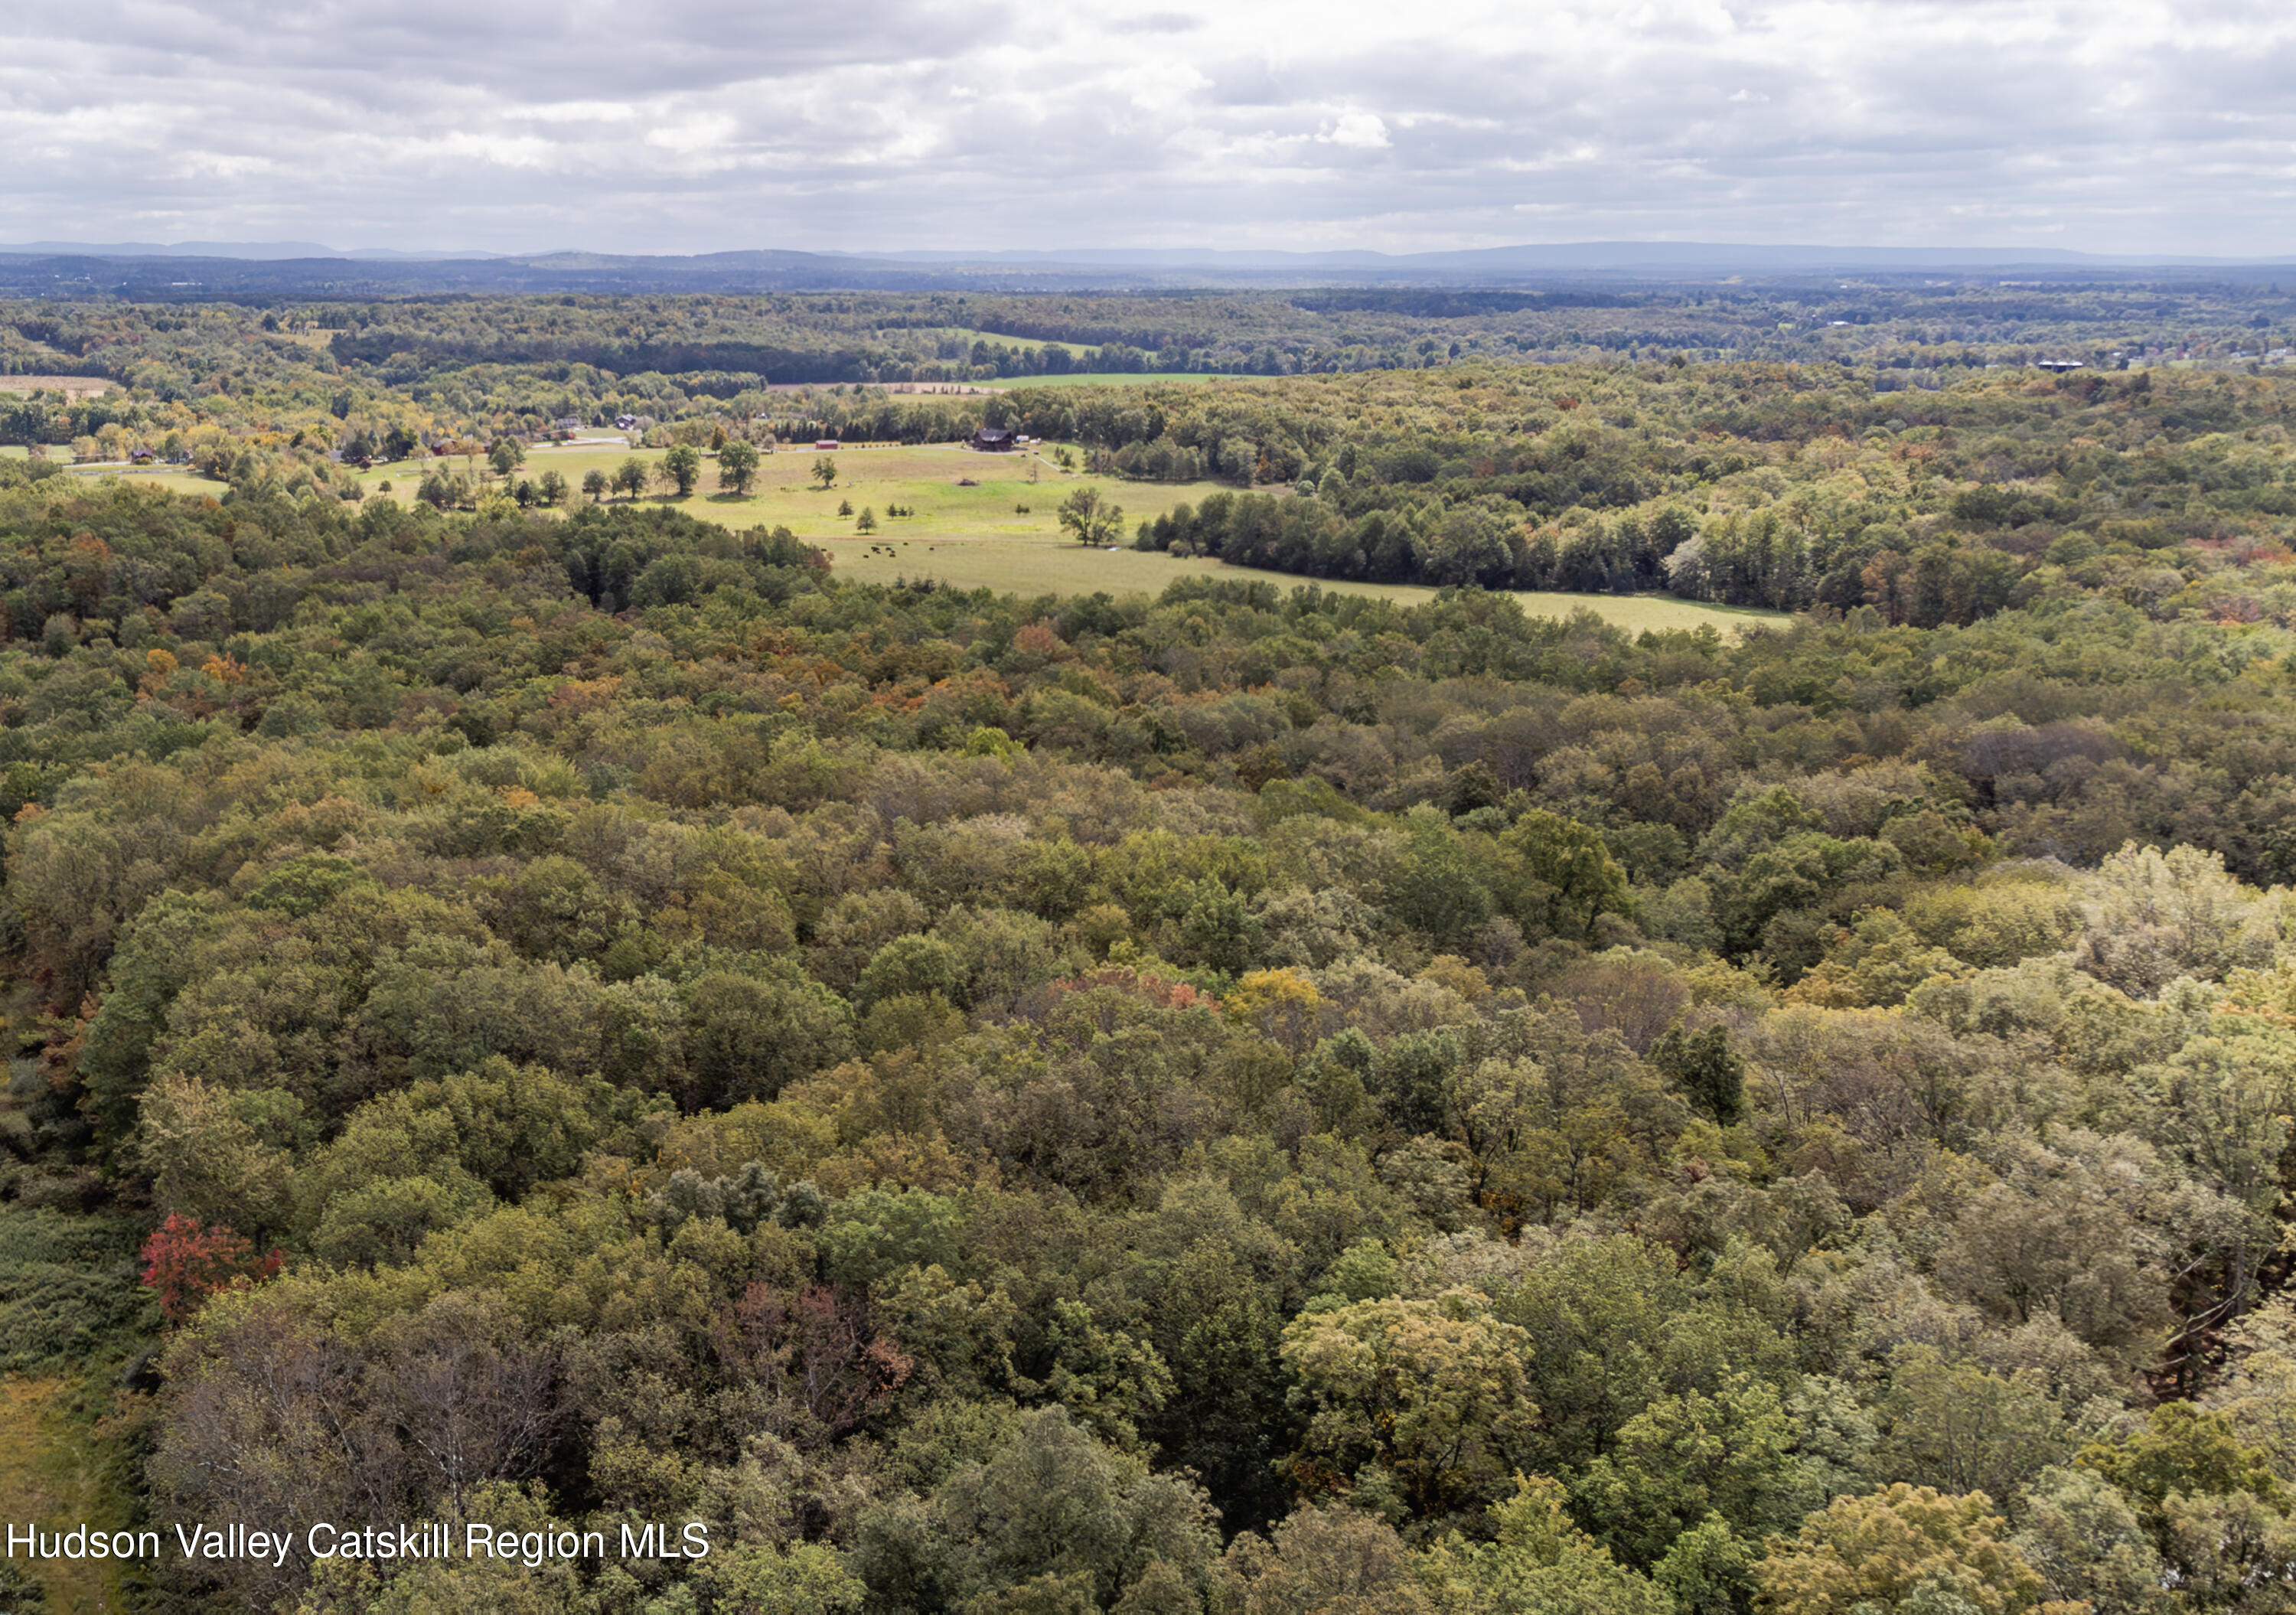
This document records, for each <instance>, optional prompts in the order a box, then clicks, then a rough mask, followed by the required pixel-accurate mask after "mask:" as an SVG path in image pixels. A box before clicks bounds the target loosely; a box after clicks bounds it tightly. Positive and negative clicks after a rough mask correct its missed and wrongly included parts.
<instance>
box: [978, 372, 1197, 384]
mask: <svg viewBox="0 0 2296 1615" xmlns="http://www.w3.org/2000/svg"><path fill="white" fill-rule="evenodd" d="M1229 379H1232V378H1228V377H1223V376H1212V375H1198V374H1196V373H1193V372H1179V373H1174V374H1170V375H1167V374H1165V373H1163V372H1161V371H1112V370H1095V371H1088V372H1086V373H1083V374H1080V375H1067V376H999V377H997V378H996V380H995V381H983V382H982V383H980V385H982V386H984V387H1004V388H1016V387H1146V386H1148V385H1150V384H1151V383H1152V382H1156V381H1179V382H1184V383H1187V384H1189V385H1193V384H1194V383H1197V382H1200V381H1225V380H1229Z"/></svg>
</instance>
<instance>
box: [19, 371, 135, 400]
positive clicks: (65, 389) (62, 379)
mask: <svg viewBox="0 0 2296 1615" xmlns="http://www.w3.org/2000/svg"><path fill="white" fill-rule="evenodd" d="M118 387H119V382H117V381H104V380H103V379H102V378H101V377H99V376H0V392H24V393H31V392H45V391H49V390H55V391H61V393H62V394H63V395H64V396H65V397H66V398H102V396H103V395H104V394H105V393H108V392H111V391H112V390H114V389H117V388H118Z"/></svg>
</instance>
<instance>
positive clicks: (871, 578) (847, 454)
mask: <svg viewBox="0 0 2296 1615" xmlns="http://www.w3.org/2000/svg"><path fill="white" fill-rule="evenodd" d="M1135 379H1137V378H1135ZM1199 379H1201V378H1199ZM632 455H635V456H636V457H637V458H638V459H639V460H642V461H644V462H645V463H647V464H648V465H649V466H651V465H652V464H654V463H657V462H659V461H660V459H661V456H662V451H661V450H660V449H635V450H633V449H629V448H626V447H602V446H599V445H595V444H582V445H574V446H569V447H537V448H536V449H534V450H533V451H532V452H531V453H529V455H528V456H527V462H526V464H525V466H524V467H523V468H522V469H521V471H520V473H519V474H520V475H521V476H522V477H527V478H533V477H537V476H539V475H541V474H542V472H543V471H545V470H555V471H557V472H558V473H559V474H560V475H561V476H563V477H564V478H565V479H566V480H567V481H568V482H569V483H570V484H571V485H573V486H574V487H576V488H579V487H580V486H581V482H582V474H583V472H585V471H591V470H597V471H605V472H607V473H609V474H611V473H612V471H614V469H615V468H616V467H617V466H619V465H620V464H621V463H622V462H623V461H624V460H627V459H628V458H630V457H631V456H632ZM817 457H818V456H817V455H816V454H815V452H814V451H813V450H812V449H809V448H785V449H783V450H782V451H781V452H780V453H779V454H774V455H767V456H766V457H765V460H764V462H763V463H761V464H760V465H759V467H758V486H757V487H756V488H754V489H752V491H751V492H750V495H749V496H747V497H746V498H736V497H734V496H732V495H728V494H720V493H717V492H714V491H711V490H713V489H714V488H715V486H716V482H717V471H716V468H715V465H714V463H707V462H705V463H704V465H703V468H702V484H703V486H702V488H701V489H698V490H696V492H695V493H694V495H693V497H692V498H690V499H684V500H677V499H665V498H661V497H660V496H656V495H653V494H648V495H647V496H645V498H644V500H643V501H642V502H641V503H643V504H648V505H661V504H669V505H674V506H676V508H678V509H680V510H683V511H684V512H686V513H687V514H688V515H691V516H695V517H699V518H700V519H701V520H702V521H715V522H717V523H718V524H719V525H721V526H724V527H729V528H735V529H740V528H750V527H787V528H788V529H790V530H791V531H792V532H794V533H796V534H797V535H798V537H800V538H803V539H805V540H807V541H808V543H813V544H818V545H821V546H822V547H823V548H824V549H825V550H827V551H828V552H829V553H830V555H831V557H832V560H833V561H834V562H835V564H836V568H837V573H838V576H840V577H841V578H859V579H862V580H864V581H867V582H874V583H891V582H893V581H895V580H896V579H898V578H936V579H939V581H941V582H944V583H950V584H955V585H957V586H961V587H964V588H990V589H995V590H996V591H997V592H998V593H1000V594H1002V593H1008V592H1009V593H1012V594H1090V593H1093V592H1095V591H1099V590H1105V591H1106V592H1108V593H1109V594H1134V593H1137V594H1158V593H1160V592H1161V591H1162V590H1163V587H1164V586H1165V585H1166V584H1168V583H1170V582H1171V581H1172V580H1173V579H1174V578H1190V577H1212V578H1253V579H1259V580H1264V581H1266V582H1269V583H1273V584H1275V586H1277V587H1278V588H1283V589H1290V588H1294V587H1297V586H1300V584H1302V583H1305V582H1307V581H1308V579H1305V578H1296V577H1293V576H1292V575H1291V574H1289V573H1285V572H1266V571H1260V570H1258V569H1256V568H1251V567H1232V566H1228V565H1226V563H1225V562H1218V561H1206V560H1202V559H1194V560H1183V559H1180V558H1178V557H1176V556H1171V555H1164V554H1154V553H1144V552H1140V551H1136V550H1132V549H1128V548H1120V549H1117V550H1114V551H1109V550H1092V549H1086V548H1084V547H1083V546H1082V545H1078V544H1076V543H1075V542H1073V541H1072V540H1070V538H1069V537H1067V536H1066V535H1065V534H1063V533H1062V531H1061V526H1060V519H1059V516H1058V513H1057V512H1058V511H1059V509H1060V504H1061V501H1062V499H1063V498H1065V497H1066V496H1067V495H1068V491H1069V489H1070V488H1071V487H1074V486H1077V485H1080V484H1086V483H1089V484H1091V485H1093V486H1095V487H1097V488H1100V489H1102V490H1103V492H1104V493H1105V494H1106V495H1107V496H1109V497H1110V498H1111V499H1112V500H1114V501H1115V502H1116V503H1118V504H1121V505H1122V506H1123V507H1124V512H1125V528H1126V542H1127V543H1129V541H1130V529H1132V527H1133V526H1134V525H1135V524H1136V523H1137V522H1139V521H1143V520H1145V519H1149V518H1152V517H1156V516H1160V515H1161V514H1163V513H1164V512H1166V511H1169V510H1170V509H1171V508H1172V507H1173V506H1174V505H1176V504H1184V503H1185V504H1202V503H1203V501H1204V500H1205V499H1206V498H1207V497H1208V496H1210V495H1212V494H1216V493H1218V492H1221V491H1222V490H1223V489H1226V491H1230V492H1233V491H1234V490H1233V489H1232V488H1228V487H1227V485H1226V484H1225V483H1220V482H1179V483H1171V482H1126V481H1122V480H1118V479H1116V478H1112V477H1092V476H1084V475H1079V474H1077V473H1074V472H1070V471H1062V470H1061V469H1060V468H1059V467H1058V466H1056V465H1054V463H1052V462H1051V461H1050V460H1047V459H1043V458H1040V457H1037V456H1032V455H979V454H974V453H973V452H972V451H971V450H970V449H964V448H955V447H898V448H840V449H839V450H837V451H836V453H835V454H833V455H831V456H830V457H831V458H832V459H833V460H835V461H836V463H837V480H836V482H835V484H834V485H832V487H831V488H829V489H828V490H827V491H825V492H824V490H823V489H821V488H819V487H817V486H816V484H815V483H814V482H813V480H812V469H813V463H814V461H815V460H816V458H817ZM448 464H449V468H450V469H452V470H455V471H465V470H466V468H465V467H464V466H463V463H461V462H460V461H453V462H449V463H448ZM1032 469H1033V471H1034V473H1035V476H1036V480H1035V481H1033V482H1032V481H1030V480H1029V476H1030V472H1031V470H1032ZM138 480H150V481H153V482H156V483H158V484H159V485H160V486H161V487H163V488H171V489H174V490H175V491H177V492H181V493H204V494H209V495H213V494H217V493H219V492H221V491H222V490H221V488H220V485H218V484H217V483H213V482H209V481H207V480H204V479H201V478H199V477H195V476H192V475H190V474H189V473H187V472H176V471H167V472H149V473H141V474H140V475H139V478H138ZM360 480H361V481H362V483H363V484H364V485H365V488H367V489H368V492H369V496H371V497H373V496H381V485H382V484H383V483H386V482H388V483H389V485H390V493H389V498H391V499H393V500H395V501H397V502H398V503H399V504H411V503H412V502H413V501H414V490H415V488H416V487H417V486H418V485H419V484H420V483H421V482H422V468H421V467H420V466H417V465H414V464H411V463H402V464H398V465H389V466H381V467H378V468H377V469H375V470H374V471H369V472H366V473H365V475H364V476H363V477H362V478H361V479H360ZM963 480H970V481H972V483H973V484H974V486H973V487H971V488H962V487H959V486H958V484H959V482H960V481H963ZM579 502H580V501H579V499H577V503H579ZM840 503H842V504H851V505H852V507H853V512H854V514H853V515H849V516H840V515H839V514H838V513H837V507H838V505H839V504H840ZM890 505H900V506H903V507H904V508H906V509H911V510H914V511H915V512H916V514H915V515H914V516H888V515H887V514H886V510H887V507H888V506H890ZM1023 505H1026V506H1027V507H1028V508H1027V509H1026V510H1022V509H1021V508H1020V507H1021V506H1023ZM864 508H867V509H870V510H873V511H874V512H876V513H877V522H878V525H877V530H876V531H875V532H874V533H873V534H863V533H857V532H856V531H855V530H854V522H855V520H856V518H857V516H858V514H859V513H860V512H861V511H862V510H863V509H864ZM1323 586H1324V589H1326V590H1327V591H1330V592H1332V593H1335V594H1375V595H1378V596H1380V597H1381V598H1382V599H1386V600H1402V601H1415V600H1427V599H1431V598H1433V596H1434V594H1435V591H1434V590H1433V589H1431V588H1423V587H1421V586H1416V585H1412V584H1399V583H1395V584H1390V583H1346V582H1338V581H1329V580H1326V581H1324V583H1323ZM1518 598H1520V599H1521V601H1522V603H1523V607H1524V609H1525V610H1526V611H1531V612H1533V613H1535V614H1537V615H1540V616H1552V617H1562V616H1568V615H1569V614H1570V612H1572V611H1593V612H1594V613H1595V614H1596V615H1597V616H1599V617H1601V618H1603V619H1604V620H1605V621H1607V622H1614V623H1617V624H1618V625H1619V626H1620V627H1624V628H1628V629H1630V630H1633V631H1636V632H1639V631H1641V630H1642V629H1644V628H1691V627H1699V626H1700V625H1702V624H1705V623H1711V624H1713V625H1714V626H1715V627H1718V628H1719V629H1721V630H1722V631H1723V632H1724V633H1726V634H1736V633H1738V632H1740V631H1742V630H1743V628H1744V627H1746V626H1748V625H1749V624H1751V623H1755V622H1765V621H1777V620H1781V619H1780V615H1779V613H1777V612H1775V611H1752V610H1749V609H1746V608H1743V607H1737V606H1710V605H1700V604H1698V603H1694V602H1692V601H1686V600H1672V599H1666V598H1662V597H1659V596H1654V595H1628V596H1612V595H1602V594H1535V593H1525V594H1521V595H1520V596H1518Z"/></svg>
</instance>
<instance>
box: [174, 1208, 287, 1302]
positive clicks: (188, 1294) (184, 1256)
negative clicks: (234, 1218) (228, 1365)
mask: <svg viewBox="0 0 2296 1615" xmlns="http://www.w3.org/2000/svg"><path fill="white" fill-rule="evenodd" d="M284 1260H285V1258H283V1257H282V1256H281V1255H280V1253H279V1252H278V1251H276V1250H274V1251H272V1252H271V1253H270V1254H268V1255H266V1256H258V1255H256V1254H255V1248H254V1247H253V1246H252V1245H250V1244H249V1243H248V1242H247V1241H246V1239H245V1238H243V1237H242V1235H240V1234H234V1233H233V1232H232V1231H231V1230H230V1229H228V1228H225V1227H220V1226H217V1227H212V1228H203V1227H201V1226H200V1219H199V1218H198V1217H185V1216H184V1214H183V1213H182V1212H180V1211H177V1212H172V1213H170V1214H169V1215H168V1220H167V1221H166V1222H164V1223H161V1224H160V1226H159V1227H157V1228H155V1229H154V1230H152V1237H151V1238H149V1239H147V1240H145V1241H144V1242H143V1284H144V1287H145V1288H146V1289H150V1290H156V1291H159V1292H160V1311H161V1312H162V1313H164V1314H166V1315H167V1317H168V1322H170V1323H176V1324H180V1323H182V1322H183V1321H184V1319H185V1318H188V1317H189V1316H191V1315H192V1314H193V1312H194V1311H196V1310H198V1308H199V1305H200V1303H201V1301H203V1300H205V1299H207V1298H208V1297H209V1296H210V1295H213V1294H214V1293H215V1292H216V1291H218V1290H225V1289H228V1288H230V1287H231V1286H232V1285H233V1284H234V1283H240V1282H242V1281H245V1282H247V1283H258V1284H259V1283H262V1282H263V1281H264V1280H265V1279H267V1278H275V1277H276V1276H277V1275H278V1273H279V1269H280V1267H281V1266H282V1264H283V1261H284Z"/></svg>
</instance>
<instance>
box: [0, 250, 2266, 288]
mask: <svg viewBox="0 0 2296 1615" xmlns="http://www.w3.org/2000/svg"><path fill="white" fill-rule="evenodd" d="M2289 271H2296V256H2291V257H2282V258H2204V257H2196V256H2190V255H2185V256H2176V255H2162V256H2155V257H2145V256H2141V255H2128V254H2109V253H2091V252H2082V251H2079V250H2072V249H2068V248H2055V247H1860V246H1846V247H1845V246H1827V245H1807V244H1789V245H1784V246H1768V245H1759V244H1751V243H1731V242H1558V243H1553V244H1545V245H1541V244H1522V245H1516V246H1507V247H1482V248H1472V249H1464V250H1439V251H1429V252H1411V253H1383V252H1375V251H1371V250H1329V251H1283V250H1273V249H1259V248H1247V249H1221V248H1195V247H1177V248H1170V247H1168V248H1132V247H1089V248H1073V249H1058V250H1054V249H1043V250H1029V249H1020V250H1014V249H999V250H917V249H903V250H891V251H880V252H860V251H855V252H841V251H840V252H809V251H793V250H781V249H740V250H726V251H719V252H706V253H698V254H692V255H682V256H681V255H668V254H662V255H644V254H630V253H611V252H593V251H586V250H557V251H551V252H538V253H495V252H479V251H444V250H440V251H428V250H423V251H417V250H398V249H395V248H380V247H373V248H360V249H356V250H337V249H335V248H332V247H328V246H324V245H323V244H320V243H318V242H175V243H172V244H168V245H159V244H154V243H149V242H115V243H111V244H109V245H104V244H94V243H86V242H27V243H24V244H22V245H18V246H5V245H0V293H6V294H11V295H16V296H41V295H47V296H54V295H81V296H125V297H130V298H146V299H184V298H205V297H225V298H344V297H393V296H399V297H405V296H422V295H452V294H455V293H466V294H480V293H506V292H553V291H554V292H593V293H601V294H603V293H627V292H679V291H685V292H712V291H717V292H770V291H837V290H855V291H862V290H873V291H1044V292H1049V291H1118V290H1124V289H1142V290H1147V289H1161V290H1176V289H1181V288H1199V287H1201V288H1210V287H1218V286H1222V285H1231V286H1237V287H1258V288H1262V289H1267V288H1275V287H1283V286H1315V285H1322V286H1335V285H1354V286H1408V285H1421V286H1431V285H1433V286H1447V287H1470V286H1484V287H1493V286H1518V287H1520V286H1538V285H1540V284H1543V283H1571V282H1579V283H1585V282H1589V281H1608V282H1611V283H1617V282H1620V281H1626V282H1668V281H1673V282H1684V281H1693V282H1695V281H1715V280H1724V279H1727V278H1728V277H1730V276H1733V275H1753V276H1760V277H1765V278H1773V279H1783V280H1793V279H1797V278H1801V277H1809V278H1816V277H1820V276H1826V275H1843V274H1848V275H1884V276H1887V275H1904V276H1920V275H1948V276H1952V275H1970V276H1992V275H2001V274H2003V273H2013V274H2015V273H2021V274H2023V275H2030V276H2034V277H2038V278H2040V279H2044V280H2053V281H2054V280H2071V279H2092V278H2093V279H2100V280H2126V279H2129V278H2142V277H2144V276H2148V275H2159V274H2170V275H2193V274H2196V273H2197V274H2202V275H2211V276H2214V275H2229V276H2233V277H2235V278H2241V277H2247V276H2261V275H2272V274H2277V273H2281V272H2289Z"/></svg>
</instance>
